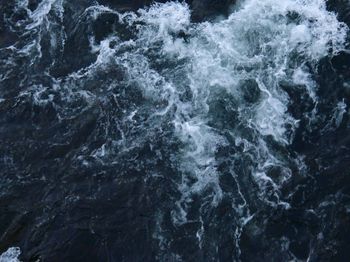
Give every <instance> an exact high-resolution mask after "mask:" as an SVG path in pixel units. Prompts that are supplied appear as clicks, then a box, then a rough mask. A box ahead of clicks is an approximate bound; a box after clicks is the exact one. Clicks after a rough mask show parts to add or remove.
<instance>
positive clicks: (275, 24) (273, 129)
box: [91, 0, 347, 203]
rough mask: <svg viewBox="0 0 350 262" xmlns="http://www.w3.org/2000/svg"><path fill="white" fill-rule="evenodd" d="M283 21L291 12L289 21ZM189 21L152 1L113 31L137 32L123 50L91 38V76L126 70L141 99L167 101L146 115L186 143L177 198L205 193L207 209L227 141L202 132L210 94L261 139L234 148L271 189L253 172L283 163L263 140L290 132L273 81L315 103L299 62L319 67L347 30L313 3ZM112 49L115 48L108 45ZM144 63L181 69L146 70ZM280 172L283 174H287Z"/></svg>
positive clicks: (250, 6) (179, 6) (261, 6)
mask: <svg viewBox="0 0 350 262" xmlns="http://www.w3.org/2000/svg"><path fill="white" fill-rule="evenodd" d="M95 9H96V8H95ZM95 9H94V10H95ZM98 10H99V11H98V12H94V15H95V16H98V15H99V13H101V12H102V11H103V12H114V11H112V10H109V9H106V8H102V9H101V7H99V8H98ZM101 10H102V11H101ZM291 14H297V19H294V20H293V19H292V18H291ZM190 15H191V12H190V9H189V6H188V5H187V4H185V3H179V2H167V3H164V4H159V3H157V4H154V5H152V6H151V7H150V8H148V9H141V10H139V11H138V13H126V14H119V17H120V22H121V23H124V24H125V25H126V26H136V28H137V29H138V34H137V37H136V38H135V39H133V40H130V41H126V42H123V41H120V40H119V39H118V37H117V36H111V37H109V38H107V39H105V40H103V41H101V43H99V44H95V43H94V41H93V40H92V44H91V46H92V48H93V51H94V52H98V58H97V61H96V63H95V64H94V65H93V67H91V68H96V67H103V65H104V64H109V63H110V62H111V61H113V63H116V64H118V65H121V66H123V67H124V68H125V69H126V71H127V75H128V79H129V82H130V83H135V84H136V85H137V86H139V87H140V88H141V89H142V90H143V92H144V95H145V97H146V98H147V99H150V100H153V101H166V106H165V107H162V108H159V109H158V110H156V111H155V112H154V114H153V116H152V117H158V118H166V119H167V118H169V114H170V115H171V114H173V115H172V118H173V123H174V127H175V130H176V133H177V135H178V137H179V139H180V140H181V141H182V142H183V144H184V147H183V150H182V151H181V152H180V155H178V156H177V158H175V159H177V160H180V162H181V163H180V165H179V166H180V168H181V170H182V172H183V174H184V179H183V181H184V182H183V183H182V184H181V185H179V189H180V190H181V191H182V192H183V195H184V196H185V197H184V199H185V198H186V197H190V196H191V194H197V193H200V192H201V191H203V190H204V189H206V188H207V187H211V188H212V189H213V192H215V193H214V195H215V197H213V203H217V202H218V201H219V199H220V197H221V194H222V192H221V189H220V187H219V185H218V177H219V175H220V174H219V172H218V171H217V170H216V158H215V153H216V151H217V149H218V148H219V147H220V146H223V145H225V144H226V143H227V142H226V138H225V137H224V136H222V135H221V134H220V130H216V129H215V128H213V127H211V126H209V125H208V120H209V109H210V105H209V101H210V100H211V99H213V98H215V96H216V94H217V93H218V90H225V92H227V94H228V95H230V96H232V98H233V99H235V101H236V102H239V104H237V107H238V110H239V112H240V114H239V119H238V120H239V121H240V123H241V124H243V125H245V126H248V127H249V128H250V129H251V131H252V132H256V133H257V134H259V135H260V136H261V137H260V138H259V139H258V140H257V141H260V142H258V143H257V142H256V141H255V142H254V141H247V139H246V138H244V137H242V139H241V141H246V142H245V144H246V145H248V144H249V146H250V148H251V152H252V153H253V154H255V158H256V161H257V162H258V166H259V168H258V170H256V171H254V172H253V173H254V174H255V178H256V179H260V180H261V181H262V183H261V185H262V190H264V188H265V186H263V185H265V184H266V183H267V184H271V185H273V187H274V188H276V190H277V188H278V185H276V184H275V182H274V181H272V179H270V178H268V177H267V176H266V175H258V174H265V171H266V169H267V168H268V167H270V166H271V165H272V166H273V165H278V166H281V165H283V160H281V158H280V157H277V156H274V152H273V151H271V150H270V149H269V147H268V146H266V144H265V142H261V141H264V139H265V137H267V136H272V137H273V138H274V140H275V141H276V142H278V143H280V144H282V145H286V144H289V143H290V142H291V141H292V139H293V131H294V130H295V129H296V128H297V126H298V121H297V120H296V119H293V118H292V116H290V115H289V114H288V112H287V109H288V103H289V97H288V95H287V93H285V92H284V91H283V90H282V88H280V85H279V83H280V82H281V81H288V82H291V83H293V84H295V85H303V86H305V90H306V91H307V93H308V94H309V95H310V97H312V98H313V99H314V100H315V101H316V100H317V97H316V93H315V89H316V88H317V87H316V85H315V82H314V81H313V79H312V78H311V77H310V73H309V72H308V70H307V69H306V68H305V66H304V64H305V63H306V62H309V63H310V64H315V63H317V61H318V60H319V59H320V58H322V57H323V56H327V55H329V50H332V54H335V53H337V52H339V51H340V50H341V49H342V48H343V45H344V43H345V37H346V32H347V29H346V27H345V25H344V24H342V23H340V22H338V21H337V19H336V16H335V14H333V13H330V12H328V11H327V10H326V7H325V3H324V1H321V0H281V1H277V2H276V1H273V0H264V1H260V0H259V1H258V0H246V1H242V2H241V4H240V7H239V8H236V9H235V10H234V12H233V13H232V14H231V15H230V16H229V17H228V18H227V19H221V20H220V21H217V22H212V23H209V22H204V23H199V24H192V23H191V21H190ZM111 41H114V42H117V43H118V44H117V45H114V46H113V47H111V46H110V43H111ZM125 50H128V51H125ZM152 50H153V51H152ZM154 50H156V51H154ZM150 56H151V57H150ZM150 60H159V61H162V62H163V63H164V64H167V63H169V62H170V63H171V62H174V63H176V64H178V65H179V66H177V67H175V68H166V67H163V68H162V69H160V70H154V69H153V68H152V65H151V64H150ZM291 62H293V63H291ZM291 64H293V67H291ZM245 79H254V80H255V81H256V82H257V84H258V87H259V89H260V91H261V97H260V99H259V101H258V102H257V103H256V104H254V105H250V104H247V103H246V102H244V101H243V100H242V94H241V91H240V90H239V83H240V81H242V80H245ZM184 88H189V89H190V91H191V94H192V98H191V99H190V100H189V101H185V102H184V101H182V100H181V99H180V96H181V94H182V93H183V90H184ZM174 108H176V109H174ZM172 110H173V111H172ZM232 117H233V116H232ZM287 131H288V132H287ZM230 134H231V135H232V136H233V137H234V139H239V138H240V137H241V134H239V133H237V132H235V131H234V130H231V131H230ZM188 174H190V176H193V177H195V181H196V182H195V183H188V181H189V180H188V179H186V176H187V175H188ZM285 174H286V176H287V177H288V176H289V175H290V172H289V171H288V170H287V168H286V171H285ZM287 177H286V179H287ZM281 181H285V180H283V179H282V180H281ZM183 201H185V200H183Z"/></svg>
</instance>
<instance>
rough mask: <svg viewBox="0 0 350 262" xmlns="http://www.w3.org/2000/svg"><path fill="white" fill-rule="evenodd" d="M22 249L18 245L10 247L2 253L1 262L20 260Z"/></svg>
mask: <svg viewBox="0 0 350 262" xmlns="http://www.w3.org/2000/svg"><path fill="white" fill-rule="evenodd" d="M20 255H21V250H20V249H19V248H18V247H10V248H9V249H7V251H6V252H4V253H2V254H1V255H0V262H20V260H19V256H20Z"/></svg>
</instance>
